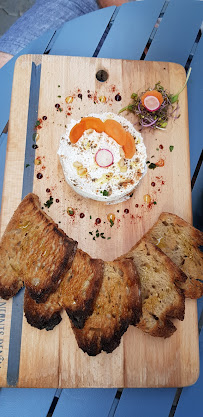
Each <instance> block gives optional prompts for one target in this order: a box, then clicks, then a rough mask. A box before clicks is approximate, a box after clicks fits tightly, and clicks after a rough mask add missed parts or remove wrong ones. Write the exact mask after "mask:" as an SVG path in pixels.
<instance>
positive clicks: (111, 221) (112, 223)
mask: <svg viewBox="0 0 203 417" xmlns="http://www.w3.org/2000/svg"><path fill="white" fill-rule="evenodd" d="M110 223H111V227H112V226H113V225H114V222H113V220H112V219H110Z"/></svg>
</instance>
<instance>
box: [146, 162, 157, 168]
mask: <svg viewBox="0 0 203 417" xmlns="http://www.w3.org/2000/svg"><path fill="white" fill-rule="evenodd" d="M156 167H157V166H156V164H154V163H153V162H151V164H149V166H148V168H149V169H155V168H156Z"/></svg>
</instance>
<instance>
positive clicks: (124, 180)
mask: <svg viewBox="0 0 203 417" xmlns="http://www.w3.org/2000/svg"><path fill="white" fill-rule="evenodd" d="M88 117H96V118H100V119H101V120H102V121H103V122H104V121H105V120H107V119H113V120H116V121H117V122H118V123H120V124H121V125H122V127H123V128H124V129H125V130H126V131H128V132H130V134H131V135H132V136H133V138H134V140H135V148H136V151H135V154H134V155H133V157H132V158H131V159H127V158H125V152H124V150H123V148H122V146H120V145H119V144H118V143H117V142H116V141H115V140H114V139H113V138H111V137H110V136H108V135H107V134H106V133H105V132H102V133H98V132H96V131H95V130H94V129H88V130H85V131H84V133H83V134H82V136H81V137H80V138H79V140H78V141H77V142H76V143H75V144H73V143H71V141H70V131H71V129H72V128H73V126H75V125H76V124H77V123H79V122H80V120H73V119H72V120H71V122H70V124H69V125H68V126H67V129H66V132H65V134H64V135H63V136H62V138H61V140H60V145H59V149H58V155H59V157H60V162H61V165H62V168H63V172H64V176H65V179H66V181H67V183H68V184H69V185H70V186H71V187H72V188H73V189H74V190H75V191H76V192H77V193H78V194H80V195H82V196H83V197H85V198H91V199H93V200H97V201H103V202H106V203H109V204H115V203H118V202H121V201H125V200H127V199H128V198H129V197H130V195H131V194H132V192H133V190H134V189H135V187H136V186H137V185H138V183H139V182H140V180H141V178H142V177H143V175H144V174H145V173H146V158H147V154H146V148H145V145H144V143H143V138H142V136H141V134H140V132H137V131H136V129H135V128H134V126H133V125H132V123H130V122H129V121H128V120H127V119H126V118H124V117H122V116H118V115H116V114H114V113H103V114H90V115H88ZM104 149H105V150H107V151H109V152H111V154H112V156H113V158H112V164H111V165H109V166H105V167H104V166H99V165H98V163H97V162H96V158H95V157H96V154H97V153H98V151H99V150H104Z"/></svg>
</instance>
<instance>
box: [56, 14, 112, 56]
mask: <svg viewBox="0 0 203 417" xmlns="http://www.w3.org/2000/svg"><path fill="white" fill-rule="evenodd" d="M115 9H116V8H115V7H114V6H112V7H107V8H105V9H101V10H98V11H95V12H92V13H88V14H86V15H84V16H80V17H78V18H76V19H74V20H71V21H70V22H67V23H65V24H64V25H63V27H62V29H60V30H59V31H58V33H57V36H56V38H55V39H54V43H53V45H52V47H51V52H50V53H51V55H71V56H86V57H91V56H92V55H93V54H94V51H95V49H96V47H97V45H98V43H99V41H100V39H101V37H102V35H103V33H104V31H105V29H106V27H107V25H108V23H109V21H110V19H111V17H112V15H113V13H114V11H115Z"/></svg>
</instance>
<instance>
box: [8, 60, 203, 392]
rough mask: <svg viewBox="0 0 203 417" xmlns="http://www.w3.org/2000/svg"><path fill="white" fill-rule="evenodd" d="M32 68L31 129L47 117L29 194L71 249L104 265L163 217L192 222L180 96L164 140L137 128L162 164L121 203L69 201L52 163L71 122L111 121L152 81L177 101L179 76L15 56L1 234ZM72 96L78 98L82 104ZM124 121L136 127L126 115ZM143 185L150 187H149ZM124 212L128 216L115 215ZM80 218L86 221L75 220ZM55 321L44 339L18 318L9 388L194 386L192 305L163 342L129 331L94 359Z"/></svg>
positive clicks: (156, 65) (165, 70)
mask: <svg viewBox="0 0 203 417" xmlns="http://www.w3.org/2000/svg"><path fill="white" fill-rule="evenodd" d="M32 62H36V63H37V64H39V63H41V82H40V96H39V108H38V115H36V120H37V117H38V118H42V117H43V116H47V119H46V120H43V122H42V124H41V126H42V128H41V129H38V131H37V132H38V133H39V139H38V141H37V145H38V148H37V149H36V155H35V157H36V158H37V157H39V159H40V160H41V162H42V163H41V164H40V165H35V170H34V178H33V191H34V193H36V194H37V195H38V196H39V198H40V200H41V204H42V206H43V205H44V203H45V202H46V200H48V198H49V197H50V195H52V197H53V200H54V203H53V204H52V206H51V207H50V209H47V208H45V211H46V212H47V213H48V214H49V215H50V216H51V217H52V218H53V219H54V221H55V222H56V223H58V224H59V226H60V227H61V228H62V229H63V230H64V231H65V232H66V233H67V234H68V235H69V236H70V237H72V238H73V239H76V240H77V241H78V246H79V248H81V249H83V250H85V251H87V252H88V253H89V254H90V255H91V256H94V257H101V258H103V259H104V260H113V259H114V258H116V257H117V256H120V255H121V254H124V253H125V252H127V251H128V250H129V249H130V248H131V247H132V245H134V244H135V243H136V242H137V241H138V240H139V239H140V238H141V237H142V236H143V234H144V233H145V232H146V231H147V230H148V229H149V228H150V227H151V226H152V225H153V223H154V222H155V221H156V219H157V218H158V216H159V214H160V213H161V212H162V211H169V212H172V213H175V214H177V215H179V216H181V217H182V218H184V219H185V220H187V221H189V222H192V210H191V188H190V165H189V134H188V110H187V90H186V89H185V90H184V91H183V93H182V94H181V96H180V117H179V119H177V120H176V121H175V122H173V121H170V122H169V124H168V126H167V129H166V130H165V131H162V130H156V131H150V130H147V129H146V130H144V131H143V132H142V134H143V138H144V142H145V144H146V148H147V155H148V159H149V160H150V161H151V162H157V161H158V160H159V159H160V158H162V159H164V167H159V168H156V169H155V170H148V172H147V174H146V175H145V177H144V178H143V179H142V181H141V183H140V184H139V186H138V187H137V189H136V191H135V192H134V195H133V197H132V198H131V199H130V200H128V201H127V202H124V203H120V204H118V205H105V204H103V203H99V202H94V201H92V200H87V199H84V198H82V197H80V196H78V195H77V194H75V192H74V191H73V190H72V189H71V188H70V187H69V186H68V185H67V184H66V182H65V180H64V177H63V172H62V169H61V166H60V162H59V158H58V156H57V149H58V146H59V141H60V137H61V136H62V135H63V133H64V132H65V125H67V124H68V123H69V121H70V120H71V119H72V118H74V119H76V120H77V119H79V118H80V117H81V116H85V115H87V114H89V113H91V112H94V113H102V112H106V111H113V112H115V113H118V111H119V110H120V108H121V107H124V106H125V105H127V104H128V103H129V101H130V96H131V94H132V92H137V91H140V92H141V91H144V90H145V89H147V88H148V87H153V86H154V84H155V83H156V82H157V81H161V83H162V85H163V86H165V88H167V89H168V91H170V92H171V93H176V92H177V91H178V90H179V89H180V87H181V86H182V85H183V83H184V81H185V71H184V68H183V67H181V66H180V65H177V64H173V63H162V62H144V61H122V60H111V59H102V58H78V57H61V56H46V55H45V56H34V55H24V56H21V57H20V58H19V59H18V60H17V62H16V67H15V72H14V80H13V90H12V100H11V110H10V119H9V134H8V149H7V159H6V168H5V179H4V189H3V200H2V211H1V229H0V232H1V234H2V233H3V232H4V230H5V227H6V225H7V223H8V221H9V219H10V217H11V216H12V214H13V211H14V210H15V209H16V207H17V206H18V204H19V203H20V200H21V194H22V183H23V167H24V155H25V141H26V129H27V115H28V104H29V90H30V75H31V65H32ZM100 69H104V70H106V71H107V73H108V80H107V81H106V82H103V83H102V82H99V81H98V80H97V79H96V77H95V74H96V73H97V71H98V70H100ZM118 93H119V94H120V95H121V97H122V100H121V101H119V102H118V101H116V100H115V96H116V94H118ZM78 94H82V100H81V98H79V97H78ZM88 95H89V96H91V97H88ZM68 96H71V97H73V101H72V103H70V104H67V103H66V101H65V98H66V97H68ZM100 96H105V97H106V103H101V102H100V101H99V97H100ZM55 104H60V108H61V109H62V111H59V110H58V111H57V108H56V107H55ZM123 116H125V117H126V118H127V119H129V120H130V121H132V122H133V123H136V119H135V117H134V116H133V115H132V114H127V113H126V114H123ZM135 127H136V126H135ZM33 129H34V126H33ZM33 131H34V130H33ZM160 145H162V146H161V147H160ZM171 145H172V146H174V149H173V151H172V152H170V150H169V146H171ZM162 147H163V149H161V148H162ZM25 163H26V161H25ZM33 163H34V161H33ZM27 169H28V170H29V167H27ZM25 172H26V171H25ZM39 172H40V173H42V174H43V177H42V178H41V179H37V173H39ZM152 182H154V183H155V186H152V185H151V183H152ZM47 189H50V192H47V191H46V190H47ZM145 194H149V195H150V196H151V200H152V202H153V201H155V202H156V203H157V204H150V205H149V204H147V203H146V202H144V198H143V197H144V195H145ZM57 199H58V200H59V202H56V200H57ZM68 207H72V208H73V209H74V211H75V214H74V216H72V217H70V216H69V215H68V214H67V208H68ZM126 208H128V209H129V213H128V214H125V213H124V210H125V209H126ZM80 213H84V214H85V217H84V218H80ZM109 213H114V214H115V216H116V220H115V224H114V226H113V227H110V223H109V222H108V220H107V215H108V214H109ZM97 217H99V218H100V219H101V224H100V225H96V224H95V219H96V218H97ZM97 228H98V229H99V231H100V232H104V234H105V236H106V237H111V239H109V240H105V239H100V238H98V239H96V240H95V241H94V240H93V239H92V235H90V234H89V232H93V235H94V234H95V231H96V229H97ZM0 302H3V300H0ZM11 309H12V300H9V301H7V302H6V315H5V317H6V319H5V323H4V335H2V336H1V337H2V340H3V342H2V343H3V353H2V357H3V361H1V363H0V386H6V385H7V382H6V375H7V363H8V355H9V328H10V318H11ZM62 317H63V320H62V322H61V323H60V324H59V325H58V326H57V327H56V328H55V329H54V330H53V331H49V332H47V331H46V330H41V331H40V330H38V329H35V328H32V327H31V326H30V325H28V323H27V322H26V319H25V318H24V319H23V327H22V340H21V355H20V367H19V380H18V387H50V388H51V387H63V388H66V387H172V386H185V385H191V384H193V383H194V382H195V381H196V379H197V377H198V372H199V351H198V329H197V307H196V301H194V300H187V301H186V314H185V319H184V321H183V322H181V323H180V322H178V321H174V324H175V325H176V326H177V331H176V332H175V333H174V335H173V336H172V337H170V338H169V339H166V340H164V339H159V338H153V337H151V336H148V335H146V334H144V333H142V332H141V331H140V330H138V329H136V328H134V327H132V326H130V327H129V329H128V330H127V332H126V333H125V335H124V336H123V337H122V340H121V343H120V346H119V347H118V348H117V349H116V350H115V351H114V352H113V353H111V354H106V353H101V354H100V355H98V356H96V357H89V356H88V355H87V354H85V353H83V352H82V351H81V350H80V349H79V348H78V347H77V343H76V341H75V338H74V336H73V333H72V330H71V327H70V323H69V319H68V317H67V315H66V314H65V313H63V315H62Z"/></svg>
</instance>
